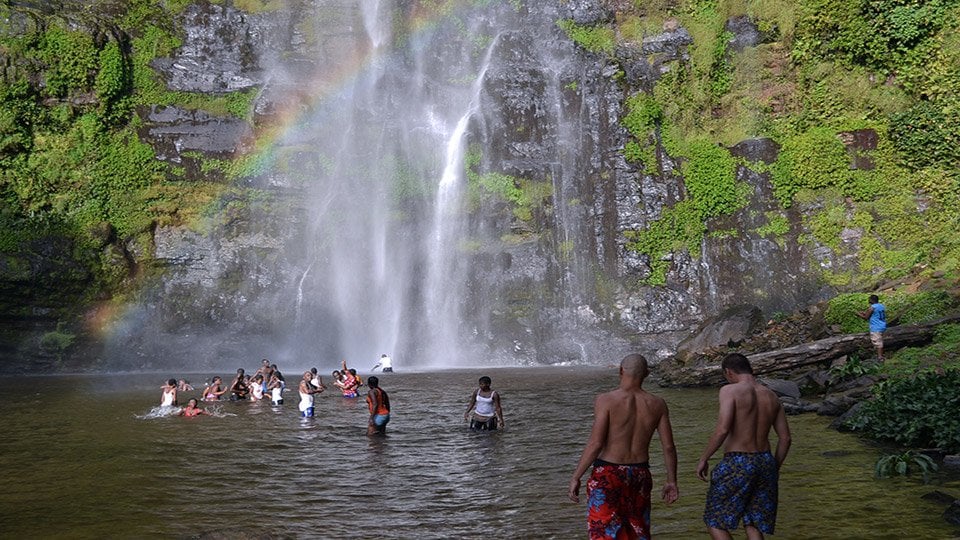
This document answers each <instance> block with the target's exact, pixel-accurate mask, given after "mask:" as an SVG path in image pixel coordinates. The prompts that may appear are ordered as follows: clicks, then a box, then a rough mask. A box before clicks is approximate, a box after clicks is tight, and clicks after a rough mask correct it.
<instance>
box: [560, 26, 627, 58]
mask: <svg viewBox="0 0 960 540" xmlns="http://www.w3.org/2000/svg"><path fill="white" fill-rule="evenodd" d="M557 26H559V27H560V29H561V30H563V31H564V32H566V33H567V37H569V38H570V39H572V40H573V41H574V43H576V44H577V45H580V46H581V47H583V48H584V49H586V50H588V51H591V52H596V53H604V54H608V55H612V54H613V49H614V47H615V46H616V43H617V41H616V34H615V33H614V31H613V29H612V28H608V27H606V26H586V25H581V24H577V23H575V22H573V21H571V20H569V19H562V20H559V21H557Z"/></svg>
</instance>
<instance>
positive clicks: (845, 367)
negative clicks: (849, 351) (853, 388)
mask: <svg viewBox="0 0 960 540" xmlns="http://www.w3.org/2000/svg"><path fill="white" fill-rule="evenodd" d="M879 372H880V364H879V363H877V362H864V361H863V360H861V359H860V358H859V357H857V356H854V355H851V356H850V357H849V358H847V361H846V362H844V363H842V364H840V365H837V366H833V367H831V368H830V377H831V378H832V379H833V380H834V381H842V380H844V379H852V378H857V377H862V376H864V375H875V374H877V373H879Z"/></svg>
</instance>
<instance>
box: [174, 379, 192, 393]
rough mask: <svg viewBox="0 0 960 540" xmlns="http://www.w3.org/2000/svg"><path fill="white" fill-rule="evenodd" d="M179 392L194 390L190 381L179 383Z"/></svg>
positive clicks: (180, 381)
mask: <svg viewBox="0 0 960 540" xmlns="http://www.w3.org/2000/svg"><path fill="white" fill-rule="evenodd" d="M177 390H179V391H181V392H189V391H191V390H193V386H191V385H190V381H187V380H184V379H180V380H179V381H177Z"/></svg>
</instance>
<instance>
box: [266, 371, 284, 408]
mask: <svg viewBox="0 0 960 540" xmlns="http://www.w3.org/2000/svg"><path fill="white" fill-rule="evenodd" d="M267 388H268V389H269V390H270V401H271V402H272V403H273V404H274V405H283V382H281V381H280V379H279V378H278V377H277V374H276V373H273V374H271V375H270V382H269V383H268V384H267Z"/></svg>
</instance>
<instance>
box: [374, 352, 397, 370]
mask: <svg viewBox="0 0 960 540" xmlns="http://www.w3.org/2000/svg"><path fill="white" fill-rule="evenodd" d="M377 368H380V372H381V373H393V359H392V358H390V357H389V356H387V355H386V354H381V355H380V361H379V362H377V365H375V366H373V367H372V368H370V371H376V370H377Z"/></svg>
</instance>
